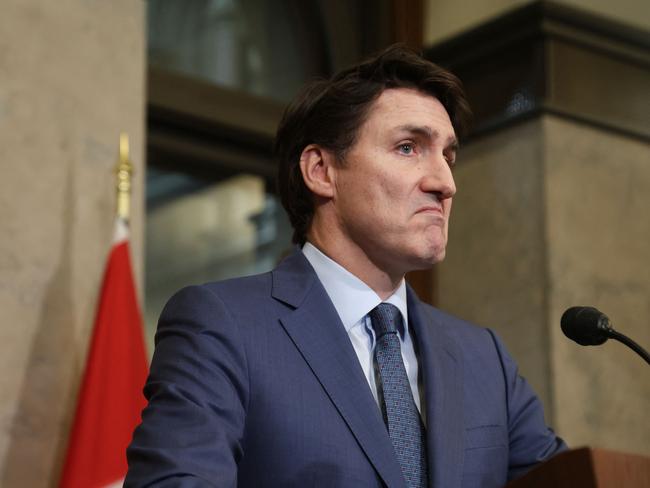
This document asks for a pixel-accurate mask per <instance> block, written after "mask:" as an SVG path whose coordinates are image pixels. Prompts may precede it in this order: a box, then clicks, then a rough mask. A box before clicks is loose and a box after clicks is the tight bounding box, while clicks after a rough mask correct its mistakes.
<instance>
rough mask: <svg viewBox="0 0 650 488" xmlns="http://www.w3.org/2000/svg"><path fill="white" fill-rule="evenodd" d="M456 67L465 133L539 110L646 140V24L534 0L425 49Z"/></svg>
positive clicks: (649, 73) (649, 41)
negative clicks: (465, 106) (468, 121)
mask: <svg viewBox="0 0 650 488" xmlns="http://www.w3.org/2000/svg"><path fill="white" fill-rule="evenodd" d="M425 56H426V57H427V58H428V59H430V60H432V61H434V62H436V63H438V64H441V65H443V66H445V67H447V68H449V69H451V70H452V71H453V72H454V73H456V74H457V75H458V76H459V77H460V78H461V79H462V80H463V82H464V83H465V87H466V90H467V93H468V96H469V99H470V103H471V105H472V108H473V110H474V128H473V131H472V134H471V135H470V137H472V136H478V135H480V134H483V133H485V132H487V131H491V130H494V129H496V128H499V127H502V126H504V125H506V124H510V123H513V122H515V121H519V120H522V119H525V118H529V117H532V116H536V115H539V114H541V113H553V114H556V115H560V116H562V117H568V118H572V119H575V120H577V121H580V122H583V123H588V124H593V125H597V126H601V127H603V128H606V129H608V130H613V131H617V132H622V133H625V134H628V135H630V136H633V137H637V138H641V139H643V140H650V32H648V31H645V30H640V29H637V28H633V27H630V26H627V25H624V24H621V23H618V22H615V21H612V20H609V19H605V18H603V17H599V16H596V15H593V14H590V13H587V12H585V11H582V10H577V9H574V8H570V7H567V6H564V5H560V4H557V3H554V2H548V1H541V2H536V3H533V4H529V5H526V6H524V7H522V8H520V9H517V10H514V11H511V12H509V13H507V14H505V15H503V16H501V17H499V18H497V19H495V20H493V21H490V22H488V23H486V24H483V25H481V26H479V27H477V28H474V29H472V30H469V31H467V32H465V33H463V34H461V35H459V36H456V37H454V38H452V39H450V40H448V41H446V42H443V43H441V44H438V45H436V46H432V47H430V48H429V49H427V50H426V52H425Z"/></svg>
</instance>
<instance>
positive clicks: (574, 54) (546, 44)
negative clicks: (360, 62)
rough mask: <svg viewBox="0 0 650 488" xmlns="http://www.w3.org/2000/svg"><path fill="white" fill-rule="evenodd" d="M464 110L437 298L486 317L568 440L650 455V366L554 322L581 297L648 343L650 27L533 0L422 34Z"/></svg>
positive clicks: (470, 315) (455, 309)
mask: <svg viewBox="0 0 650 488" xmlns="http://www.w3.org/2000/svg"><path fill="white" fill-rule="evenodd" d="M428 56H429V58H430V59H432V60H434V61H437V62H440V63H441V64H443V65H446V66H448V67H450V68H451V69H452V70H453V71H455V72H456V73H457V74H458V75H459V76H460V77H461V79H463V81H464V82H465V84H466V87H467V90H468V95H469V97H470V101H471V102H472V105H473V107H474V109H475V114H476V124H475V130H474V133H473V134H472V135H471V137H470V138H469V139H468V141H466V143H465V145H464V146H463V147H462V148H461V151H460V153H459V165H458V167H457V171H456V173H455V176H456V180H457V186H458V194H457V197H456V198H455V199H454V209H453V212H452V222H451V230H450V244H449V249H448V253H447V259H446V260H445V262H443V263H442V264H441V265H440V266H439V268H438V272H437V273H438V274H437V280H438V284H437V290H438V292H437V293H438V300H437V304H438V306H439V307H440V308H442V309H445V310H448V311H450V312H452V313H454V314H457V315H459V316H461V317H465V318H467V319H469V320H471V321H474V322H476V323H479V324H482V325H485V326H488V327H492V328H494V329H496V330H497V332H498V333H499V334H500V335H501V336H502V337H503V338H504V340H505V342H506V344H507V346H508V348H509V349H510V351H511V352H512V354H513V356H514V357H515V359H516V360H517V361H518V363H519V365H520V370H521V373H522V374H523V375H524V376H526V377H527V378H528V380H529V381H530V383H531V384H532V385H533V387H534V388H535V390H536V391H537V392H538V393H539V394H540V397H541V398H542V400H543V402H544V404H545V407H546V413H547V420H548V421H549V422H550V423H551V425H553V426H554V427H555V428H556V430H557V431H558V432H559V434H560V435H561V436H563V437H564V438H565V439H566V440H567V442H568V443H569V444H570V445H571V446H573V447H578V446H581V445H590V446H593V447H605V448H610V449H617V450H622V451H628V452H637V453H642V454H646V455H649V454H650V442H649V441H648V440H649V439H650V423H648V422H647V412H648V411H650V382H648V366H647V365H646V364H645V363H644V362H643V361H642V359H641V358H639V357H638V356H637V355H636V354H634V353H633V352H632V351H630V350H628V349H627V348H626V347H625V346H623V345H621V344H619V343H616V342H614V341H609V342H607V343H606V344H604V345H602V346H600V347H598V348H595V347H591V348H588V347H581V346H579V345H577V344H575V343H573V342H571V341H569V340H568V339H567V338H565V337H564V336H563V334H562V332H561V330H560V327H559V325H560V317H561V315H562V313H563V311H564V310H565V309H566V308H568V307H569V306H572V305H592V306H595V307H597V308H599V309H601V310H602V311H604V312H605V313H607V314H608V315H609V316H610V318H611V319H612V322H613V323H614V326H615V327H616V328H618V329H619V330H620V331H621V332H623V333H625V334H628V335H630V336H631V337H633V338H634V339H635V340H636V341H637V342H639V343H640V344H642V345H644V346H645V347H646V348H649V347H650V326H649V325H648V324H649V323H650V265H649V264H648V263H650V217H649V216H648V211H649V210H650V191H649V189H650V105H649V104H648V100H649V99H650V93H649V88H648V87H650V36H649V35H648V32H647V31H643V30H637V29H634V28H630V27H628V26H625V25H622V24H616V23H614V22H611V21H609V20H606V19H603V18H599V17H594V16H593V15H589V14H585V13H583V12H580V11H576V10H573V9H569V8H566V7H562V6H559V5H557V4H534V5H529V6H527V7H524V8H522V9H520V10H517V11H515V12H512V13H509V14H508V15H505V16H503V17H502V18H500V19H498V20H495V21H493V22H491V23H488V24H485V25H483V26H481V27H479V28H477V29H475V30H473V31H469V32H467V33H466V34H464V35H463V36H459V37H457V38H454V39H451V40H449V41H447V42H446V43H444V44H441V45H438V46H436V47H433V48H431V49H430V51H429V52H428Z"/></svg>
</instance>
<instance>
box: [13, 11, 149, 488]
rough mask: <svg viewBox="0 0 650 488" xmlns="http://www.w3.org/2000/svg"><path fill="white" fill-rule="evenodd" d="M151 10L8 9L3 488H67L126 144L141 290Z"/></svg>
mask: <svg viewBox="0 0 650 488" xmlns="http://www.w3.org/2000/svg"><path fill="white" fill-rule="evenodd" d="M144 8H145V4H144V3H143V2H133V1H130V0H119V1H112V2H88V1H83V0H64V1H60V2H50V1H46V0H32V1H29V2H25V1H23V0H7V1H4V2H3V4H2V15H1V16H0V78H1V79H2V83H1V84H0V161H2V162H1V163H0V165H1V167H2V170H3V171H2V178H1V180H0V186H1V187H2V190H1V191H0V235H2V239H1V240H0V310H2V326H1V327H0V344H1V346H0V347H1V348H2V353H1V354H0V391H2V394H1V395H0V460H1V461H0V462H1V463H2V464H1V465H0V486H3V487H6V488H11V487H25V486H29V487H35V488H38V487H46V486H54V485H56V483H57V482H58V476H59V473H60V469H61V462H62V457H63V454H64V452H65V448H66V443H67V437H68V431H69V427H70V421H71V418H72V414H73V410H74V404H75V401H76V393H77V389H78V385H79V380H80V375H81V372H82V368H83V365H84V361H85V354H86V349H87V346H88V341H89V334H90V331H91V327H92V325H93V321H94V315H95V305H96V301H97V297H98V293H99V284H100V280H101V278H102V273H103V268H104V264H105V261H106V258H107V253H108V250H109V248H110V245H111V237H112V225H113V215H114V210H115V208H114V207H115V188H114V181H115V180H114V175H113V168H114V165H115V163H116V160H117V156H118V142H119V133H120V131H125V132H127V133H128V134H129V136H130V140H131V159H132V160H133V162H134V164H135V176H134V194H133V207H134V208H133V212H132V213H133V218H132V253H133V262H134V266H135V268H136V279H137V280H138V281H139V284H140V286H141V277H142V270H141V268H142V266H141V262H142V252H141V249H142V234H143V232H142V221H143V202H144V195H143V188H144V185H143V183H144V176H145V172H144V161H143V159H144V106H145V94H144V73H145V12H144Z"/></svg>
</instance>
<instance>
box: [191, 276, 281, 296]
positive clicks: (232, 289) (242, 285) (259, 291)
mask: <svg viewBox="0 0 650 488" xmlns="http://www.w3.org/2000/svg"><path fill="white" fill-rule="evenodd" d="M271 284H272V282H271V272H270V271H268V272H266V273H261V274H257V275H251V276H242V277H238V278H230V279H227V280H221V281H212V282H209V283H204V284H203V285H200V286H201V287H203V288H205V289H206V290H209V291H210V292H212V293H214V294H215V295H217V296H219V297H221V298H222V299H224V300H226V301H230V300H233V299H234V300H237V301H238V302H242V301H246V300H255V301H257V300H259V299H260V298H261V297H262V296H265V297H268V296H269V295H270V290H271Z"/></svg>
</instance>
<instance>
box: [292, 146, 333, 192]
mask: <svg viewBox="0 0 650 488" xmlns="http://www.w3.org/2000/svg"><path fill="white" fill-rule="evenodd" d="M334 161H335V158H334V155H333V154H332V153H331V152H329V151H327V150H326V149H323V148H322V147H320V146H318V145H316V144H310V145H308V146H307V147H305V149H304V150H303V151H302V154H301V155H300V171H301V172H302V179H303V181H304V182H305V185H307V188H309V189H310V190H311V192H312V193H313V194H314V195H317V196H320V197H323V198H332V197H333V196H334V173H335V171H334Z"/></svg>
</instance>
